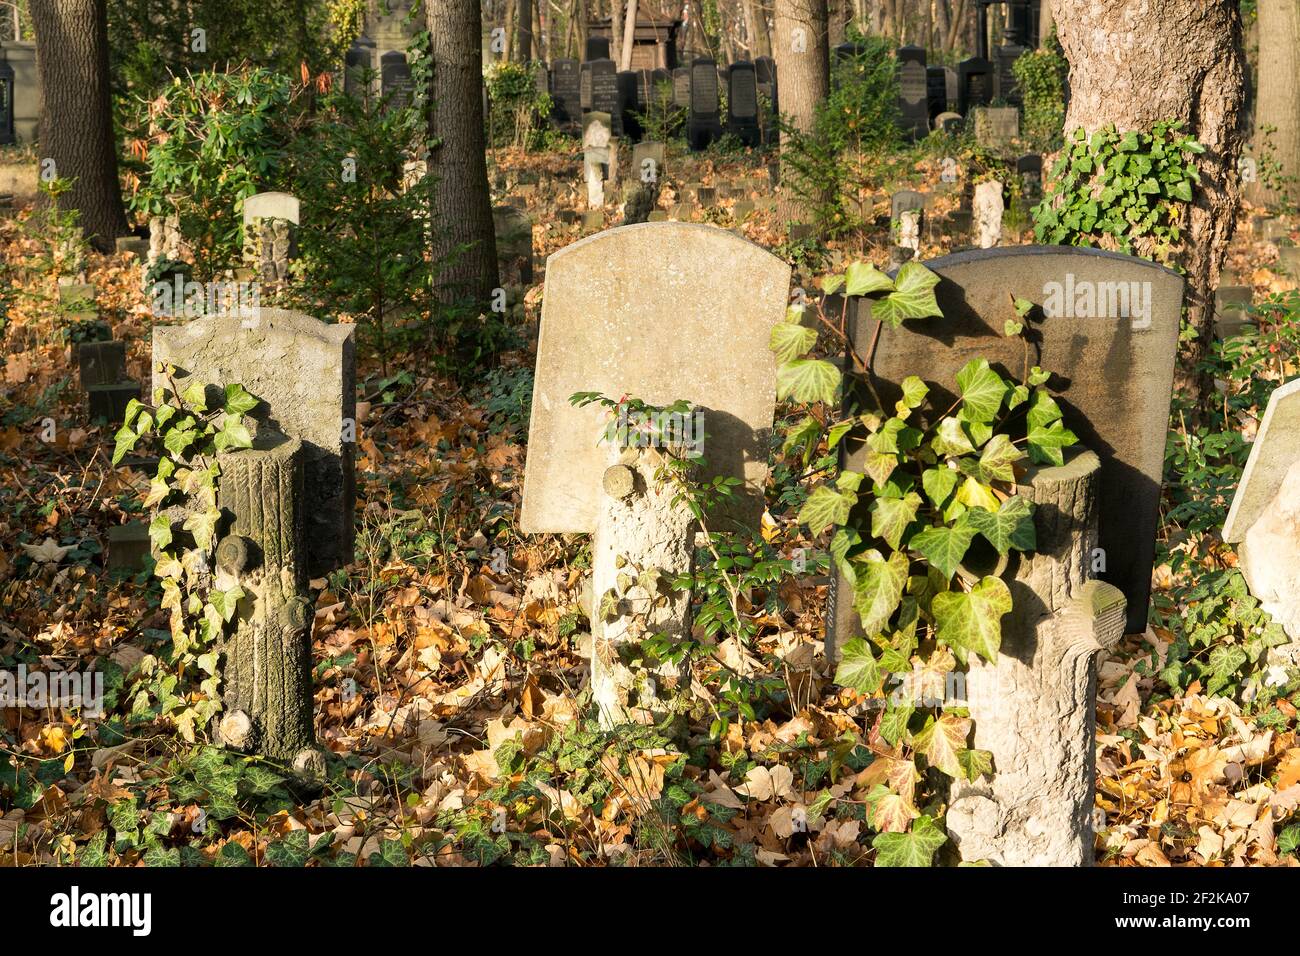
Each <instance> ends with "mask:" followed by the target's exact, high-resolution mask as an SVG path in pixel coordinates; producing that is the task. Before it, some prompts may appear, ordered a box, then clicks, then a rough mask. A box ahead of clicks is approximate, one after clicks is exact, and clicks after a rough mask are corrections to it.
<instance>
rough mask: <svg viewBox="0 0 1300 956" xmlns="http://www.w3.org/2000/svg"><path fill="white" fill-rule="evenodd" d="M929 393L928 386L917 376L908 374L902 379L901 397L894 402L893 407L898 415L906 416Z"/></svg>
mask: <svg viewBox="0 0 1300 956" xmlns="http://www.w3.org/2000/svg"><path fill="white" fill-rule="evenodd" d="M929 393H930V386H928V385H926V384H925V382H923V381H921V379H920V378H918V377H917V376H915V375H909V376H907V378H905V379H903V397H902V398H901V399H899V400H898V402H896V403H895V405H894V408H895V410H896V411H897V412H898V414H899V415H900V416H902V417H903V418H906V417H907V413H908V412H910V411H911V410H912V409H914V408H917V407H918V406H920V404H921V403H922V402H923V401H925V396H926V395H928V394H929Z"/></svg>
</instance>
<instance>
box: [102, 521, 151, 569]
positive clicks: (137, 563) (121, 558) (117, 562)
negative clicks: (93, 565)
mask: <svg viewBox="0 0 1300 956" xmlns="http://www.w3.org/2000/svg"><path fill="white" fill-rule="evenodd" d="M150 550H151V548H150V542H149V525H147V524H146V523H145V522H143V521H128V522H127V523H126V524H119V525H114V526H113V527H111V528H109V529H108V555H107V558H108V561H107V564H106V567H107V569H108V570H109V571H128V572H134V571H142V570H144V568H145V566H146V563H147V559H148V557H149V554H150Z"/></svg>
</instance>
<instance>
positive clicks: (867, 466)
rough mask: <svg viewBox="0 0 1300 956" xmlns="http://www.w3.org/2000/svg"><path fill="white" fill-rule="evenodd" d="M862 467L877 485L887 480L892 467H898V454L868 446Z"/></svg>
mask: <svg viewBox="0 0 1300 956" xmlns="http://www.w3.org/2000/svg"><path fill="white" fill-rule="evenodd" d="M862 467H863V469H864V470H865V471H866V473H867V475H868V476H870V478H871V480H872V481H874V482H875V483H876V484H878V485H883V484H884V483H885V482H887V481H888V480H889V476H890V475H892V474H893V473H894V469H895V468H897V467H898V456H897V455H891V454H888V453H886V452H880V451H876V449H874V448H868V449H867V454H866V458H865V459H864V461H863V463H862Z"/></svg>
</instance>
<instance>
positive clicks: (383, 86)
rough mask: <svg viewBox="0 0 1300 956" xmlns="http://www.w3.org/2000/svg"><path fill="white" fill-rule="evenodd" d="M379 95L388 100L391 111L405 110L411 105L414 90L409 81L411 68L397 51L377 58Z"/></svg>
mask: <svg viewBox="0 0 1300 956" xmlns="http://www.w3.org/2000/svg"><path fill="white" fill-rule="evenodd" d="M379 76H380V93H381V95H383V96H384V98H385V99H388V102H389V105H390V106H391V107H392V108H393V109H405V108H406V107H407V106H409V105H410V104H411V93H412V91H413V90H414V89H415V85H414V82H413V81H412V79H411V66H410V64H409V63H407V62H406V54H405V53H402V52H400V51H398V50H389V51H388V52H387V53H385V54H384V55H383V56H381V57H380V58H379Z"/></svg>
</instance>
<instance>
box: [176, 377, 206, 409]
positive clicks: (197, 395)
mask: <svg viewBox="0 0 1300 956" xmlns="http://www.w3.org/2000/svg"><path fill="white" fill-rule="evenodd" d="M206 394H207V386H205V385H204V384H203V383H202V382H200V381H199V380H198V379H195V380H194V381H192V382H190V384H189V385H187V386H185V390H184V391H183V392H181V399H182V400H183V401H184V402H185V403H186V404H187V405H189V406H190V407H191V408H192V409H194V411H196V412H206V411H207V410H208V405H207V398H206Z"/></svg>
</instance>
